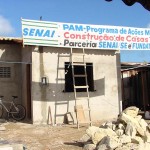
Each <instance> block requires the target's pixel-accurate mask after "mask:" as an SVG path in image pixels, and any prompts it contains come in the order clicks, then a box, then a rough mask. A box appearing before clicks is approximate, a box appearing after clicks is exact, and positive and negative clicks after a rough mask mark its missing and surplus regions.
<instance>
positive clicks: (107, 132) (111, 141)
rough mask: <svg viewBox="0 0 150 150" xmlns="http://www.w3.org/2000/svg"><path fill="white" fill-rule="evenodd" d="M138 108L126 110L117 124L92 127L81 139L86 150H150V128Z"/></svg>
mask: <svg viewBox="0 0 150 150" xmlns="http://www.w3.org/2000/svg"><path fill="white" fill-rule="evenodd" d="M138 112H139V109H138V108H137V107H134V106H132V107H128V108H126V109H125V110H124V111H123V112H122V113H121V114H120V115H119V116H118V118H117V121H115V122H106V123H104V124H102V125H101V126H100V127H96V126H91V127H89V128H88V129H87V130H86V134H85V135H83V137H82V138H81V139H80V142H82V143H83V144H84V147H83V149H84V150H150V126H149V125H148V124H147V122H146V121H145V120H144V119H142V116H140V115H138Z"/></svg>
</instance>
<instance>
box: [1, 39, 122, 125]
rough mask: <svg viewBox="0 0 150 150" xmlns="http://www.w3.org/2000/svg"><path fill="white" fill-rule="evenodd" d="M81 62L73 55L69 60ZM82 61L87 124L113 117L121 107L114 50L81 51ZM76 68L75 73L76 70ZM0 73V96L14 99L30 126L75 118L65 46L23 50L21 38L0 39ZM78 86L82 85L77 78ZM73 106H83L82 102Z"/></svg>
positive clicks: (118, 61) (82, 92)
mask: <svg viewBox="0 0 150 150" xmlns="http://www.w3.org/2000/svg"><path fill="white" fill-rule="evenodd" d="M74 50H75V52H77V53H78V52H80V50H81V49H77V48H76V49H74ZM80 59H81V58H79V57H78V56H76V57H75V60H74V61H79V60H80ZM85 62H86V65H87V72H88V73H87V75H88V76H89V78H88V83H89V91H90V108H91V118H92V121H97V120H107V119H113V118H116V117H117V115H118V114H119V112H120V111H121V109H122V106H121V103H122V101H121V74H120V54H119V52H118V51H116V50H98V49H85ZM76 70H77V72H78V73H80V67H77V68H76ZM0 71H1V72H0V89H1V90H0V95H3V96H4V97H5V99H6V100H9V99H10V98H11V96H12V95H17V96H18V97H19V98H18V103H22V104H23V105H24V106H25V107H26V110H27V116H26V118H27V119H29V120H32V122H33V123H34V124H45V123H47V122H48V120H49V117H50V116H51V118H52V120H51V123H63V122H64V116H65V114H66V113H67V112H71V113H72V114H73V116H75V112H74V106H75V98H74V92H73V90H72V84H73V83H72V76H71V74H70V73H71V72H70V71H71V70H70V48H62V47H46V46H44V47H42V46H40V47H38V46H23V45H22V39H21V38H20V39H15V38H1V40H0ZM5 74H6V76H5ZM78 82H79V84H80V85H82V80H79V81H78ZM84 93H85V92H84V91H79V92H77V94H79V95H80V96H83V95H84ZM78 104H79V105H82V106H83V108H85V109H86V107H87V101H86V100H84V99H83V100H79V101H78ZM49 114H50V116H49ZM85 116H86V118H87V112H86V111H85Z"/></svg>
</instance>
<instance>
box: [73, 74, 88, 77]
mask: <svg viewBox="0 0 150 150" xmlns="http://www.w3.org/2000/svg"><path fill="white" fill-rule="evenodd" d="M74 77H87V75H86V74H76V75H74Z"/></svg>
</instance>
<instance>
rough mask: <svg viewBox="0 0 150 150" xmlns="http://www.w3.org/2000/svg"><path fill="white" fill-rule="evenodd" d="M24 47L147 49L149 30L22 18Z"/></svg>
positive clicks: (149, 42) (149, 43)
mask: <svg viewBox="0 0 150 150" xmlns="http://www.w3.org/2000/svg"><path fill="white" fill-rule="evenodd" d="M22 35H23V44H24V45H38V46H54V47H73V48H89V49H107V50H150V29H149V28H133V27H119V26H104V25H87V24H74V23H59V22H46V21H35V20H26V19H22Z"/></svg>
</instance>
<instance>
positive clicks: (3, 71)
mask: <svg viewBox="0 0 150 150" xmlns="http://www.w3.org/2000/svg"><path fill="white" fill-rule="evenodd" d="M10 77H11V68H10V67H0V78H10Z"/></svg>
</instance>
